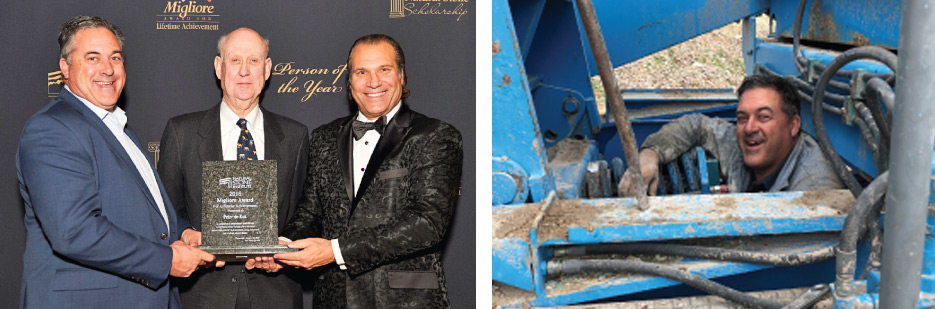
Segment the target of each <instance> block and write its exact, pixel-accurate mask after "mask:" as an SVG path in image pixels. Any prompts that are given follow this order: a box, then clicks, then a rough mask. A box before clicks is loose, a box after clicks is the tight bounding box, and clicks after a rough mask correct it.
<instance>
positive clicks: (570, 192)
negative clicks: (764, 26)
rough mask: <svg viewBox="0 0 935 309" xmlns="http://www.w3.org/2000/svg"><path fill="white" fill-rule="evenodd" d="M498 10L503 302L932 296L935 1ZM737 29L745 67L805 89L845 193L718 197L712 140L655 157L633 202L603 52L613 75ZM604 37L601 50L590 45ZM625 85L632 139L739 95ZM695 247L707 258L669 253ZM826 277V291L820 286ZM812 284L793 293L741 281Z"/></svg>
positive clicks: (612, 3)
mask: <svg viewBox="0 0 935 309" xmlns="http://www.w3.org/2000/svg"><path fill="white" fill-rule="evenodd" d="M492 8H493V12H492V19H493V24H492V34H493V42H492V45H493V54H492V60H493V68H492V74H493V76H492V81H493V85H492V89H493V93H492V102H493V110H492V124H493V127H492V133H493V135H492V146H493V147H492V148H493V149H492V152H493V153H492V155H493V156H492V168H493V170H492V177H493V178H492V186H493V187H492V194H493V195H492V197H493V204H494V205H493V207H492V216H493V232H494V233H493V234H494V239H493V240H492V241H493V252H492V276H493V280H494V287H495V291H494V305H495V306H503V307H521V306H559V305H569V304H578V303H584V302H593V301H601V302H627V301H633V300H647V299H649V300H652V299H660V298H665V297H674V296H685V295H690V294H691V293H693V291H694V292H696V291H697V290H694V289H692V288H687V287H685V285H689V286H692V287H696V288H698V289H701V290H703V291H706V292H709V293H713V294H716V295H722V294H718V293H723V291H724V289H722V288H723V287H725V286H727V289H728V290H731V291H733V292H736V293H735V294H730V293H733V292H730V291H729V293H727V294H730V295H733V296H731V297H733V298H729V299H731V300H732V301H734V302H739V303H741V304H743V305H745V306H765V307H773V306H780V307H781V306H783V305H786V304H787V303H788V305H789V306H790V307H791V308H804V307H807V306H809V305H810V303H808V301H810V300H815V299H818V297H817V296H823V295H824V297H825V302H830V303H832V304H833V305H834V306H835V307H838V308H852V307H861V306H871V307H873V306H877V307H880V306H882V307H893V308H904V307H919V308H924V307H931V306H933V305H935V228H933V226H935V207H933V206H931V205H933V202H932V196H933V194H932V192H935V176H933V175H935V152H933V151H932V150H933V143H935V108H932V107H927V106H926V105H935V104H925V102H930V101H931V98H933V97H935V90H931V89H935V86H932V85H933V84H935V75H933V74H932V73H929V72H928V71H933V70H935V56H931V55H935V53H933V51H935V42H928V41H931V40H930V38H928V39H924V38H925V36H926V35H927V36H929V37H930V36H931V33H935V22H931V21H928V20H935V2H933V1H902V2H901V1H893V0H889V1H887V0H876V1H875V0H857V1H848V0H807V1H797V0H746V1H741V0H725V1H702V0H669V1H619V0H576V1H570V0H494V1H493V4H492ZM592 10H593V11H592ZM582 12H584V13H587V12H593V14H594V15H596V19H597V21H599V22H598V23H593V24H592V23H590V22H589V20H590V19H589V18H583V17H582V16H584V15H583V14H584V13H582ZM761 14H768V16H769V17H770V19H771V21H772V29H770V37H769V38H756V37H755V35H754V33H755V23H754V22H752V18H753V17H755V16H758V15H761ZM797 21H798V22H797ZM732 22H741V23H742V24H743V34H744V37H743V43H742V50H743V53H744V54H743V59H744V65H745V68H746V72H747V74H748V75H751V74H773V75H781V76H786V77H788V78H790V79H792V80H794V81H796V85H797V86H798V87H799V91H800V93H799V95H800V97H801V98H802V112H801V114H802V126H803V128H804V130H805V132H807V133H808V134H811V135H813V136H815V137H816V139H818V140H819V142H821V143H823V147H824V148H826V155H828V156H832V157H835V158H839V159H837V160H838V161H840V163H838V164H837V167H838V168H840V169H843V170H844V171H845V172H844V174H846V176H847V177H845V178H847V179H844V180H845V182H847V183H848V184H849V189H850V190H836V191H810V192H781V193H729V194H718V193H724V192H723V191H722V190H721V188H722V186H720V185H721V184H722V183H725V182H726V181H725V179H723V177H721V175H719V173H718V167H717V160H715V159H712V158H711V156H710V154H706V153H705V152H704V151H703V150H701V149H700V148H698V149H695V150H692V151H690V152H688V153H686V154H684V155H683V156H682V157H680V158H679V159H678V160H676V161H673V162H668V163H666V164H664V165H663V166H660V171H663V172H662V175H663V177H662V178H663V181H662V182H663V184H661V185H660V189H659V191H658V192H657V195H658V196H656V197H651V198H650V199H649V205H650V207H649V208H648V209H645V210H643V209H642V208H641V207H637V205H636V204H637V201H636V199H634V198H626V197H619V196H618V194H617V192H616V191H617V183H618V182H620V178H621V177H622V176H623V174H624V171H625V170H626V163H624V162H626V156H625V154H624V151H623V149H625V147H623V146H624V145H622V142H621V138H620V137H619V134H618V132H619V131H618V130H617V129H618V128H617V123H615V122H614V121H613V120H612V119H613V117H611V116H610V113H611V111H610V110H611V109H612V108H611V107H608V108H607V109H608V112H607V115H606V116H605V115H601V114H600V113H599V110H600V108H599V106H598V102H596V100H595V95H594V92H593V90H592V84H591V78H592V76H595V75H598V72H599V67H600V66H599V65H598V64H599V63H600V62H601V61H603V59H605V57H606V58H609V59H610V63H611V64H612V65H613V67H618V66H621V65H623V64H626V63H628V62H631V61H635V60H637V59H640V58H642V57H644V56H646V55H650V54H652V53H654V52H657V51H659V50H662V49H665V48H667V47H669V46H672V45H674V44H677V43H680V42H683V41H686V40H688V39H691V38H693V37H695V36H698V35H700V34H704V33H706V32H709V31H711V30H714V29H717V28H719V27H721V26H724V25H726V24H728V23H732ZM796 24H798V25H799V26H800V27H796ZM589 27H590V28H589ZM592 28H597V29H598V31H599V33H602V34H603V37H602V38H600V39H599V41H598V39H594V37H593V36H590V35H589V34H588V31H587V30H588V29H592ZM591 40H594V42H599V43H602V44H603V45H605V46H606V50H598V51H597V52H595V51H593V50H592V46H595V45H592V43H594V42H591ZM799 40H801V41H802V43H798V42H796V41H799ZM598 45H600V44H598ZM800 45H804V46H805V48H799V46H800ZM868 46H874V47H868ZM799 49H802V50H801V51H800V50H799ZM896 50H898V51H899V56H898V57H897V56H896V53H895V51H896ZM595 57H599V58H598V59H595ZM897 59H898V60H899V62H898V65H897V61H896V60H897ZM868 60H869V61H868ZM929 64H931V65H932V66H929ZM897 68H898V70H897ZM894 71H897V72H899V73H900V74H894V73H893V72H894ZM897 85H898V86H899V87H897ZM922 85H928V86H927V87H923V86H922ZM894 89H895V90H894ZM608 95H613V93H610V91H609V93H608ZM621 95H622V98H623V101H624V102H625V104H626V113H628V114H629V116H628V117H629V123H630V125H631V126H632V131H633V133H634V134H635V140H636V142H637V144H642V142H643V140H644V139H645V138H646V136H648V135H649V134H651V133H653V132H655V131H657V130H658V129H659V128H660V127H661V126H662V125H664V124H665V123H667V122H668V121H670V120H672V119H675V118H677V117H679V116H682V115H685V114H689V113H704V114H707V115H709V116H716V117H721V118H724V119H727V120H731V121H732V120H733V117H734V109H735V108H736V101H737V99H736V95H735V94H734V93H733V89H677V90H658V89H626V90H623V91H621ZM907 100H908V101H907ZM814 102H819V103H821V104H816V103H814ZM917 102H923V103H917ZM816 106H817V107H816ZM897 106H898V107H897ZM817 113H821V117H819V119H814V118H815V116H814V115H817ZM816 120H818V121H816ZM890 132H892V133H890ZM827 149H831V150H830V151H829V150H827ZM887 171H889V172H887ZM884 172H886V173H884ZM887 174H892V175H887ZM919 175H922V176H924V179H922V178H920V177H922V176H919ZM842 177H843V176H842ZM913 177H914V178H913ZM887 179H889V183H887ZM923 182H924V183H925V185H924V188H922V187H919V185H918V184H919V183H923ZM884 193H885V195H884ZM884 196H885V201H886V203H885V204H886V205H887V206H886V210H887V211H886V215H885V217H886V218H885V219H884V218H883V217H884V215H882V214H880V206H879V205H881V204H883V203H882V201H883V199H884ZM913 217H914V218H915V219H913ZM926 217H927V218H928V219H927V220H928V223H926V222H925V221H924V220H921V218H926ZM906 218H908V219H906ZM894 220H895V221H894ZM887 221H889V222H899V223H896V224H891V225H889V226H887V225H885V222H887ZM910 222H911V223H910ZM878 223H879V224H878ZM926 224H927V227H926ZM881 225H882V226H885V227H889V228H888V229H884V228H883V227H881ZM884 230H885V231H886V233H883V231H884ZM923 230H924V231H925V233H922V232H920V231H923ZM913 231H914V232H913ZM865 232H866V235H867V236H866V237H862V236H864V234H865ZM857 240H861V242H860V245H859V246H858V245H857V244H858V242H857ZM852 243H853V244H852ZM900 243H904V244H900ZM682 247H685V248H688V249H686V250H688V251H692V252H693V253H691V254H679V253H671V252H674V251H679V250H681V249H679V250H675V249H673V248H682ZM700 247H704V248H701V249H699V248H700ZM647 248H652V249H647ZM712 248H713V249H712ZM682 249H684V248H682ZM654 250H661V251H654ZM672 250H674V251H672ZM696 251H704V252H706V253H698V252H696ZM881 251H883V252H890V253H889V254H882V257H881ZM659 252H666V253H659ZM680 252H681V251H680ZM904 255H908V256H911V257H904ZM737 256H745V258H739V259H738V258H737ZM749 256H756V258H746V257H749ZM790 259H791V260H794V261H793V262H789V260H790ZM764 260H767V261H766V262H764ZM780 260H781V261H780ZM595 265H599V266H595ZM864 265H867V266H866V267H864ZM904 265H908V266H904ZM649 268H651V269H649ZM906 276H910V277H911V278H909V279H906V278H904V277H906ZM709 279H716V280H717V282H715V283H713V284H712V283H710V280H709ZM881 279H882V281H881ZM897 280H902V281H897ZM913 282H914V283H913ZM828 283H832V284H830V286H831V288H830V290H832V291H833V293H832V294H830V296H827V295H829V294H828V293H825V291H828V290H829V288H828V286H826V285H819V286H814V285H816V284H828ZM810 286H813V287H812V288H805V289H804V290H803V291H804V292H803V293H801V294H802V295H801V297H800V299H796V300H791V299H789V300H766V301H762V302H758V301H760V300H757V299H750V298H749V296H747V295H744V294H743V293H741V292H737V291H735V290H742V291H761V290H775V289H786V288H793V287H810ZM504 291H509V293H505V292H504ZM717 291H720V292H717ZM498 293H499V294H509V295H513V296H503V295H498ZM517 295H518V296H517ZM907 295H908V296H907ZM738 299H739V300H738ZM790 301H791V303H789V302H790Z"/></svg>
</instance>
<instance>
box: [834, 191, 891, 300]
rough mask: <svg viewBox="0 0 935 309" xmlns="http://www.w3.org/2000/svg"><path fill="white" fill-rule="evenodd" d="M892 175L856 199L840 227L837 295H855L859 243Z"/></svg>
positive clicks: (836, 254)
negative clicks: (842, 225)
mask: <svg viewBox="0 0 935 309" xmlns="http://www.w3.org/2000/svg"><path fill="white" fill-rule="evenodd" d="M889 174H890V173H889V172H885V173H883V174H880V175H879V176H877V178H876V179H874V180H873V181H872V182H870V185H868V186H867V188H866V189H864V190H863V193H861V194H860V196H858V197H857V201H855V202H854V207H851V210H850V213H849V214H848V215H847V219H844V227H842V228H841V240H840V242H839V243H838V246H837V247H836V248H835V256H836V258H835V264H836V266H835V268H836V270H835V272H836V278H835V285H834V286H835V291H834V293H835V296H837V297H838V298H839V299H840V298H850V297H852V296H854V294H855V293H854V273H855V270H856V269H857V242H858V241H859V240H860V236H862V235H863V233H864V232H865V231H866V229H867V224H868V221H869V220H867V218H868V217H872V216H871V215H870V214H873V213H879V212H880V207H882V206H881V205H882V204H883V203H880V201H881V199H882V198H883V195H884V194H885V193H886V183H887V181H888V180H889Z"/></svg>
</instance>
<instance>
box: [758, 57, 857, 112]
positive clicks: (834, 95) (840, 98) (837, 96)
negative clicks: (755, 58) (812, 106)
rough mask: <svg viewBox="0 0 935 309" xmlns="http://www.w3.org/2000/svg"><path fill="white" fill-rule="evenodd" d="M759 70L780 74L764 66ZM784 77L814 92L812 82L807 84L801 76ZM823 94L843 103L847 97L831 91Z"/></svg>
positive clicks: (832, 100) (768, 73)
mask: <svg viewBox="0 0 935 309" xmlns="http://www.w3.org/2000/svg"><path fill="white" fill-rule="evenodd" d="M760 70H761V71H763V72H764V73H766V74H767V75H774V76H782V75H779V73H776V72H775V71H773V70H770V69H769V68H767V67H766V66H760ZM786 78H788V79H789V81H791V82H792V83H793V84H795V85H796V86H798V87H799V88H801V89H805V90H808V92H815V86H812V84H809V83H808V82H807V81H804V80H802V79H801V78H796V77H786ZM825 96H827V97H828V98H827V99H828V101H831V102H835V103H839V104H844V100H845V99H847V97H845V96H843V95H840V94H837V93H831V92H829V93H826V94H825ZM809 98H811V96H809ZM808 101H811V99H809V100H808Z"/></svg>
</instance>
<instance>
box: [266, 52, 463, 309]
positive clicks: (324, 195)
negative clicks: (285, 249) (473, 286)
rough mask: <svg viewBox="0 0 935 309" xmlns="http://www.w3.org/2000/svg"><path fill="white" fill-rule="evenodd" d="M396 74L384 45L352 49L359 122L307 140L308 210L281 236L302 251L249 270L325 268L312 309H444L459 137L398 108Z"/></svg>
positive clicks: (400, 79)
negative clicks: (445, 249) (445, 252)
mask: <svg viewBox="0 0 935 309" xmlns="http://www.w3.org/2000/svg"><path fill="white" fill-rule="evenodd" d="M405 66H406V60H405V56H404V54H403V51H402V48H400V46H399V44H398V43H397V42H396V41H395V40H393V38H391V37H389V36H386V35H382V34H371V35H367V36H363V37H361V38H359V39H357V41H355V42H354V45H353V46H352V47H351V51H350V53H349V55H348V62H347V67H348V68H349V70H348V72H349V74H348V81H347V89H348V92H349V93H348V98H349V99H350V100H351V101H353V102H355V103H356V104H357V107H358V112H357V113H355V114H354V115H352V116H350V117H344V118H340V119H337V120H335V121H332V122H331V123H328V124H326V125H324V126H321V127H319V128H318V129H316V130H315V131H314V132H312V135H311V139H310V141H309V146H310V149H311V152H310V153H309V158H308V163H309V165H308V181H307V182H306V187H305V197H306V199H307V200H306V201H304V202H303V204H300V206H299V209H298V210H297V212H296V215H295V216H294V217H293V220H292V222H290V224H289V225H288V226H287V227H286V228H285V230H284V231H283V233H282V235H283V236H284V237H287V238H290V239H299V238H303V239H300V240H296V241H294V242H291V243H289V244H288V245H289V247H292V248H303V249H302V250H301V251H298V252H293V253H284V254H277V255H275V256H274V257H275V262H274V261H273V260H272V259H268V258H261V259H258V261H256V262H255V263H256V265H257V267H260V268H264V269H267V270H271V271H272V270H278V269H279V268H281V267H282V266H281V264H285V265H291V266H295V267H301V268H305V269H312V268H315V267H319V266H324V267H321V269H316V271H319V270H320V271H321V277H320V280H319V281H318V282H316V284H315V285H316V287H315V292H314V295H315V300H314V301H315V303H314V306H315V307H316V308H345V307H351V308H354V307H359V308H388V307H414V308H440V307H448V297H447V293H446V289H445V275H444V271H443V270H442V260H441V248H442V246H441V244H440V242H441V240H442V239H443V238H444V236H445V233H446V232H447V231H448V226H449V224H450V221H451V217H452V215H453V213H454V207H455V205H456V204H457V200H458V194H459V193H458V190H459V187H460V182H461V162H462V155H463V154H462V150H461V133H460V132H458V130H457V129H455V128H454V127H452V126H451V125H449V124H447V123H444V122H441V121H439V120H437V119H432V118H429V117H426V116H424V115H422V114H419V113H416V112H414V111H412V110H410V109H409V108H407V107H406V105H405V104H403V101H402V100H403V99H405V98H406V97H408V94H409V90H408V89H406V87H405V84H406V72H405ZM309 237H312V238H309ZM277 262H278V263H277ZM253 263H254V262H253V261H251V262H248V264H253Z"/></svg>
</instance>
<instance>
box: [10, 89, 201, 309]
mask: <svg viewBox="0 0 935 309" xmlns="http://www.w3.org/2000/svg"><path fill="white" fill-rule="evenodd" d="M125 132H126V133H127V135H129V136H130V138H131V139H132V140H133V142H134V143H135V144H136V146H137V147H140V143H139V140H138V139H137V137H136V134H135V133H133V130H132V129H130V127H129V126H127V127H126V129H125ZM140 149H141V151H142V147H140ZM16 169H17V176H18V178H19V187H20V193H21V194H22V196H23V200H24V202H25V208H26V209H25V213H26V215H25V225H26V252H25V254H24V255H23V282H22V288H21V291H20V307H35V308H51V307H70V308H166V307H169V308H177V307H180V304H179V298H178V291H176V290H175V289H174V288H171V287H170V285H169V284H168V280H167V279H168V277H169V270H170V268H171V266H172V249H171V248H170V247H169V245H170V244H171V243H172V242H174V241H176V240H178V239H179V235H180V232H181V230H182V229H184V228H186V227H189V226H190V225H189V224H188V223H187V222H185V221H184V220H181V221H179V220H178V218H177V217H176V213H175V210H174V209H173V207H172V204H171V203H170V201H169V197H168V196H166V194H165V190H164V189H163V187H162V181H161V180H160V179H159V175H158V174H156V172H155V171H153V174H154V175H155V176H156V181H157V182H158V183H159V190H160V192H161V193H162V200H163V201H164V202H165V209H166V213H167V214H168V217H169V226H170V227H171V228H170V229H169V230H166V222H165V221H164V219H163V218H162V214H161V213H160V211H159V209H158V206H157V205H156V202H155V200H154V199H153V197H152V195H151V193H150V191H149V189H148V188H147V187H146V184H145V183H144V182H143V178H142V177H141V176H140V173H139V171H138V170H137V169H136V166H135V165H134V164H133V161H131V160H130V156H129V155H127V152H126V150H124V148H123V146H121V145H120V142H119V141H117V139H116V138H115V137H114V135H113V134H112V133H111V131H110V130H109V129H108V128H107V126H106V125H104V122H103V121H101V119H100V118H98V117H97V115H95V114H94V113H93V112H92V111H91V110H90V109H88V108H87V106H85V105H84V104H83V103H81V101H79V100H78V98H77V97H75V95H74V94H72V93H70V92H68V91H62V93H61V94H59V96H58V97H56V98H55V99H53V100H52V102H51V103H49V105H48V106H46V107H45V108H43V109H42V110H40V111H39V112H38V113H36V114H35V115H33V116H32V118H30V119H29V121H28V122H27V123H26V127H25V128H24V129H23V134H22V137H21V138H20V144H19V149H18V151H17V154H16Z"/></svg>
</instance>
